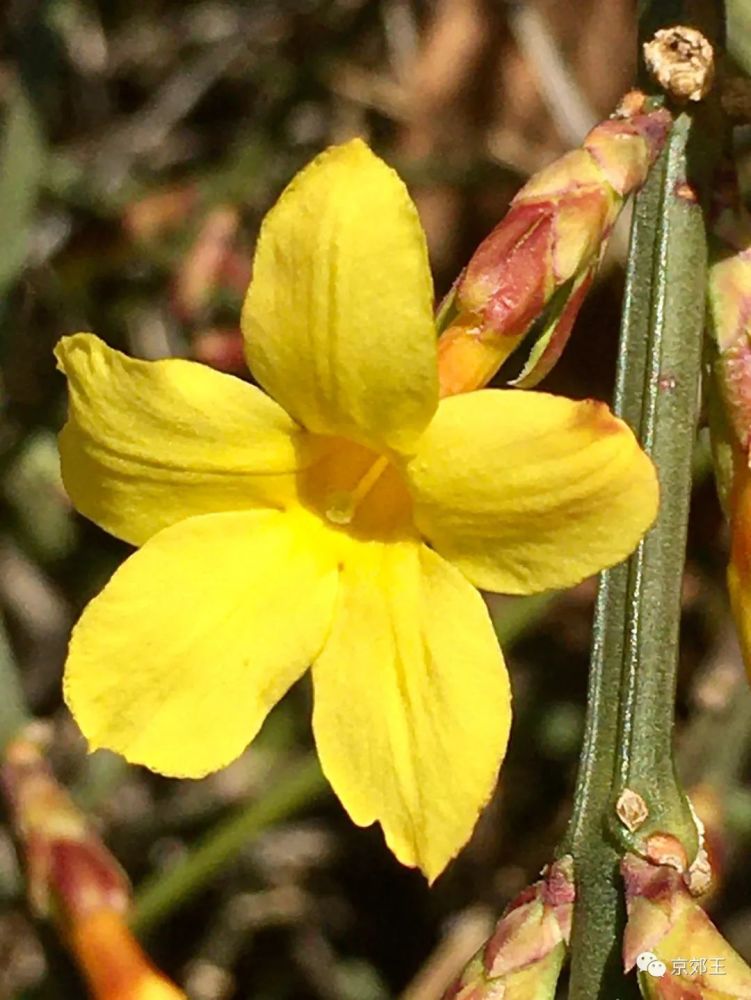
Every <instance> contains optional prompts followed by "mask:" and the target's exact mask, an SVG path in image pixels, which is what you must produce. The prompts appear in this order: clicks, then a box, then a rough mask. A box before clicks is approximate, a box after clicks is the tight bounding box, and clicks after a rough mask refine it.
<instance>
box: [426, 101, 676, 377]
mask: <svg viewBox="0 0 751 1000" xmlns="http://www.w3.org/2000/svg"><path fill="white" fill-rule="evenodd" d="M640 102H641V103H640ZM640 102H639V100H637V99H636V98H633V99H632V100H631V102H630V104H629V105H628V107H627V113H628V114H632V115H633V117H621V118H615V119H611V120H609V121H606V122H604V123H602V124H601V125H598V126H597V127H596V128H595V129H593V130H592V132H590V134H589V135H588V136H587V138H586V139H585V141H584V145H583V146H582V148H580V149H576V150H573V151H572V152H570V153H567V154H566V155H565V156H563V157H561V158H560V159H559V160H557V161H555V162H554V163H552V164H550V166H548V167H546V168H545V169H543V170H541V171H540V172H539V173H537V174H535V176H534V177H532V178H531V179H530V180H529V181H528V182H527V184H525V185H524V187H523V188H522V189H521V190H520V191H519V192H518V194H517V195H516V197H515V198H514V199H513V201H512V202H511V206H510V208H509V211H508V213H507V215H506V216H505V218H504V219H503V220H502V221H501V222H500V223H499V225H498V226H496V228H495V229H494V230H493V231H492V232H491V233H490V235H489V236H488V237H487V238H486V239H485V240H484V241H483V242H482V243H481V244H480V246H479V247H478V248H477V250H476V252H475V254H474V255H473V257H472V259H471V260H470V262H469V264H468V265H467V268H466V270H465V271H464V273H463V274H462V275H461V276H460V278H459V280H458V282H457V284H456V287H455V289H454V291H453V296H452V313H453V318H452V320H451V321H450V324H449V326H448V328H447V330H446V332H445V333H444V334H443V337H442V338H441V339H442V341H444V343H443V344H442V347H439V370H440V374H441V387H442V392H443V394H444V395H450V394H451V393H452V392H460V391H468V390H470V389H475V388H478V387H479V386H480V385H482V384H485V383H487V382H488V381H489V380H490V378H492V376H493V375H494V374H495V372H496V371H497V370H498V368H499V367H500V366H501V365H502V364H503V362H504V361H505V360H506V359H507V358H508V356H509V355H510V353H511V352H512V351H513V350H515V348H516V347H517V346H518V344H519V343H520V341H521V339H522V338H523V337H524V335H525V334H527V333H528V332H529V331H530V328H531V327H532V325H533V324H534V322H535V320H536V319H537V318H538V317H540V316H541V315H542V314H543V313H544V311H545V310H546V309H548V310H551V312H552V315H550V316H548V317H546V319H545V321H544V327H543V329H544V336H545V340H544V343H543V344H542V346H541V347H540V348H539V349H538V350H537V351H536V353H535V359H534V361H530V363H528V364H527V365H526V366H525V369H524V372H523V374H522V376H521V377H520V378H521V381H522V382H523V384H524V385H531V384H533V383H534V382H536V381H539V379H540V378H542V376H543V375H544V374H546V373H547V372H548V371H549V370H550V368H552V366H553V364H554V363H555V361H557V359H558V357H559V356H560V354H561V352H562V350H563V348H564V346H565V343H566V341H567V339H568V336H569V335H570V332H571V329H572V327H573V323H574V320H575V318H576V315H577V313H578V310H579V308H580V306H581V303H582V302H583V300H584V296H585V294H586V291H587V289H588V288H589V286H590V285H591V281H592V278H593V276H594V272H595V270H596V267H597V265H598V263H599V260H600V259H601V257H602V253H603V250H604V247H605V244H606V241H607V238H608V236H609V235H610V232H611V230H612V228H613V225H614V223H615V220H616V218H617V217H618V214H619V212H620V210H621V208H622V206H623V201H624V198H625V197H626V196H627V195H628V194H629V193H630V192H631V191H633V190H634V189H635V188H636V187H638V186H640V185H641V184H643V183H644V181H645V179H646V176H647V172H648V170H649V167H650V166H651V164H652V163H653V162H654V159H655V157H656V156H657V154H658V153H659V151H660V149H661V147H662V144H663V143H664V141H665V138H666V135H667V132H668V129H669V126H670V123H671V118H670V115H669V114H668V112H666V111H664V110H662V109H660V110H657V111H653V112H650V113H644V112H643V104H644V99H643V97H641V98H640ZM559 294H560V295H561V298H562V299H563V301H560V300H557V301H556V299H555V297H556V296H558V295H559ZM570 300H573V301H571V303H570V306H569V305H568V302H569V301H570ZM444 338H445V340H444ZM473 339H476V340H478V341H479V342H480V346H479V347H478V348H477V349H476V350H475V349H473V348H472V347H470V346H468V344H467V341H471V340H473ZM550 341H552V344H551V343H549V342H550ZM543 356H544V357H543ZM465 365H466V369H465ZM478 378H482V381H478Z"/></svg>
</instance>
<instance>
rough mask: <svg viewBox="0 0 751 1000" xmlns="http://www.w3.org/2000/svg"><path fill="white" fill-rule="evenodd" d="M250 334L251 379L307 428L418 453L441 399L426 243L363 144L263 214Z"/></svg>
mask: <svg viewBox="0 0 751 1000" xmlns="http://www.w3.org/2000/svg"><path fill="white" fill-rule="evenodd" d="M243 330H244V333H245V339H246V344H247V356H248V363H249V364H250V367H251V369H252V371H253V374H254V375H255V377H256V378H257V379H258V381H259V382H260V383H261V385H262V386H263V387H264V388H265V389H266V390H267V391H268V392H269V393H270V394H271V395H272V396H273V397H274V399H276V400H277V401H278V402H279V403H281V405H282V406H283V407H284V408H285V409H286V410H287V411H288V412H289V413H291V414H292V416H293V417H295V418H296V419H297V420H299V421H300V423H302V424H303V425H304V426H305V427H307V428H308V430H311V431H314V432H315V433H318V434H337V435H342V436H344V437H349V438H353V439H354V440H357V441H359V442H360V443H364V444H371V445H375V446H377V447H383V446H388V447H392V448H395V449H398V450H407V451H408V450H410V449H411V448H412V446H413V444H414V442H415V440H416V438H417V436H418V435H419V433H420V431H421V430H422V429H423V428H424V427H425V425H426V424H427V422H428V420H429V419H430V417H431V416H432V414H433V412H434V410H435V407H436V403H437V398H438V385H437V378H438V377H437V360H436V334H435V325H434V322H433V290H432V285H431V279H430V271H429V268H428V258H427V250H426V246H425V237H424V234H423V231H422V228H421V226H420V222H419V219H418V217H417V211H416V209H415V206H414V205H413V203H412V201H411V200H410V197H409V195H408V194H407V191H406V188H405V187H404V185H403V183H402V182H401V181H400V180H399V178H398V177H397V175H396V174H395V173H394V171H393V170H391V169H390V168H389V167H387V166H386V164H385V163H383V162H382V161H381V160H379V159H378V158H377V157H376V156H374V155H373V153H371V152H370V150H369V149H368V147H367V146H366V145H365V144H364V143H363V142H361V141H359V140H355V141H353V142H349V143H347V144H346V145H344V146H335V147H333V148H331V149H329V150H327V151H326V152H325V153H323V154H322V155H321V156H319V157H317V159H315V160H314V161H313V162H312V163H311V164H310V165H309V166H308V167H306V168H305V169H304V170H303V171H302V172H301V173H300V174H298V175H297V177H295V178H294V180H293V181H292V183H291V184H290V185H289V187H288V188H287V189H286V191H285V192H284V193H283V194H282V196H281V198H280V199H279V201H278V202H277V204H276V205H275V206H274V208H272V209H271V211H270V212H269V214H268V215H267V217H266V219H265V221H264V224H263V227H262V229H261V235H260V237H259V240H258V245H257V248H256V256H255V261H254V264H253V280H252V282H251V286H250V289H249V291H248V297H247V299H246V301H245V307H244V309H243Z"/></svg>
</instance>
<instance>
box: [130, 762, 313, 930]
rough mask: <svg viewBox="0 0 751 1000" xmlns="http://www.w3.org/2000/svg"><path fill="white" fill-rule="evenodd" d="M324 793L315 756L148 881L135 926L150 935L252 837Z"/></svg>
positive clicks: (136, 911) (141, 892)
mask: <svg viewBox="0 0 751 1000" xmlns="http://www.w3.org/2000/svg"><path fill="white" fill-rule="evenodd" d="M327 787H328V785H327V784H326V780H325V778H324V777H323V775H322V774H321V769H320V767H319V765H318V761H317V759H316V758H315V757H314V756H310V757H306V758H304V759H303V760H302V761H299V762H298V763H296V764H293V765H291V766H290V767H289V768H288V770H287V771H286V772H284V773H283V774H281V775H280V776H279V777H278V778H277V779H276V781H275V782H274V784H273V786H272V787H271V788H269V790H268V791H267V792H265V794H264V795H263V797H262V798H260V799H258V800H256V801H254V802H251V803H249V804H248V805H246V806H242V807H241V808H240V809H238V810H237V811H236V812H235V813H233V814H232V815H231V816H229V817H228V818H227V819H225V820H224V821H223V822H221V823H219V824H218V825H217V826H216V827H214V829H213V830H211V831H209V833H208V834H206V836H205V837H204V838H203V840H201V841H200V842H199V843H198V845H197V847H195V848H194V849H193V850H192V851H190V853H189V854H187V855H186V857H185V858H184V859H183V860H182V861H180V862H179V863H178V864H177V865H175V867H174V868H171V869H169V870H168V871H167V872H164V873H159V874H157V875H155V876H153V877H152V878H150V879H147V880H146V881H145V882H144V883H143V885H141V886H140V887H139V889H138V891H137V892H136V896H135V907H134V912H133V920H132V923H133V926H134V928H135V929H136V930H137V931H138V932H139V933H143V932H144V931H149V930H151V928H153V927H154V926H155V925H156V924H157V923H159V922H160V921H161V920H163V919H164V918H165V917H167V916H168V915H169V914H170V913H171V912H172V911H173V910H175V909H177V908H178V907H179V906H182V905H183V904H184V903H185V902H186V901H187V900H188V899H189V898H191V897H192V896H193V895H195V893H197V892H199V891H200V890H201V889H202V888H204V886H206V885H207V884H208V883H209V882H210V881H211V879H212V878H214V877H215V876H216V874H217V872H219V871H220V870H221V869H222V868H224V867H225V866H226V865H227V864H228V863H229V862H230V861H231V860H232V859H233V858H234V857H236V855H237V854H238V853H239V852H240V851H241V850H242V848H243V847H245V846H246V844H247V843H248V842H249V841H250V840H252V838H253V837H256V836H258V834H259V833H261V832H262V831H263V830H265V829H266V828H267V827H269V826H271V825H272V824H274V823H277V822H279V821H280V820H284V819H286V818H287V817H288V816H290V815H291V814H292V813H294V812H295V811H296V810H297V809H300V808H302V807H303V806H306V805H308V804H309V803H310V802H312V801H313V800H314V799H316V798H318V796H320V795H321V793H322V792H323V791H325V789H326V788H327Z"/></svg>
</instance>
